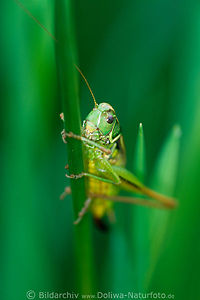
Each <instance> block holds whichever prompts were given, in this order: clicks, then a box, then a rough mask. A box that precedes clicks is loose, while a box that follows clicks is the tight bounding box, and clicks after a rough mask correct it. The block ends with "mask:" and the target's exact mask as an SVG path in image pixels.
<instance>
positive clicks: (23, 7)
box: [14, 0, 58, 42]
mask: <svg viewBox="0 0 200 300" xmlns="http://www.w3.org/2000/svg"><path fill="white" fill-rule="evenodd" d="M14 1H15V2H16V3H17V5H18V6H19V7H21V8H22V9H23V11H24V12H25V13H26V14H27V15H28V16H29V17H31V18H32V19H33V20H34V21H35V22H36V23H37V24H38V25H39V26H40V27H41V28H42V29H43V30H44V31H46V33H47V34H48V35H49V36H50V37H51V38H52V39H53V40H54V41H56V42H58V40H57V39H56V38H55V36H53V34H51V32H49V31H48V30H47V28H46V27H44V25H42V23H40V21H38V19H36V18H35V17H34V16H33V15H32V14H31V12H30V11H29V10H28V9H27V8H26V7H25V6H24V5H23V4H22V3H21V2H20V1H19V0H14Z"/></svg>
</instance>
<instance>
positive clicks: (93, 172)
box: [61, 66, 176, 224]
mask: <svg viewBox="0 0 200 300" xmlns="http://www.w3.org/2000/svg"><path fill="white" fill-rule="evenodd" d="M75 67H76V68H77V70H78V71H79V73H80V74H81V76H82V77H83V79H84V81H85V82H86V84H87V86H88V88H89V90H90V93H91V95H92V98H93V101H94V108H93V109H92V111H90V113H89V114H88V116H87V117H86V119H85V120H84V121H83V126H82V129H81V136H78V135H75V134H74V133H72V132H69V133H67V132H65V130H63V131H62V133H61V134H62V138H63V141H64V142H66V138H74V139H77V140H80V141H81V142H82V143H83V152H84V171H83V172H82V173H81V174H71V175H67V174H66V177H68V178H71V179H75V180H77V179H79V178H81V177H83V176H85V177H86V178H87V181H86V183H87V194H88V199H87V200H86V202H85V204H84V206H83V208H82V210H81V211H80V213H79V216H78V218H77V220H76V221H75V222H74V224H78V223H79V222H80V221H81V219H82V218H83V216H84V214H85V213H86V212H87V210H88V209H89V208H90V210H91V212H92V215H93V216H94V219H95V220H101V219H102V218H103V217H104V216H105V215H107V216H108V217H109V219H110V220H112V219H113V201H120V202H128V203H133V204H139V205H145V206H149V207H156V208H167V209H172V208H174V207H175V206H176V201H175V199H173V198H170V197H167V196H165V195H162V194H159V193H157V192H156V191H153V190H151V189H150V188H148V187H146V186H145V185H144V184H143V183H142V182H140V181H139V179H138V178H137V177H136V176H135V175H134V174H133V173H131V172H130V171H128V170H127V169H126V167H125V166H126V152H125V145H124V140H123V135H122V133H121V129H120V123H119V120H118V118H117V115H116V113H115V110H114V108H113V107H112V106H111V105H110V104H108V103H100V104H97V102H96V99H95V97H94V94H93V92H92V90H91V88H90V86H89V83H88V81H87V79H86V78H85V76H84V75H83V73H82V72H81V70H80V69H79V68H78V67H77V66H75ZM61 115H62V119H63V114H61ZM120 190H126V191H129V192H132V193H137V194H139V195H143V196H147V197H150V198H151V199H154V201H152V200H148V199H142V198H134V197H120V196H118V194H119V191H120ZM67 191H68V192H69V189H68V190H67ZM66 194H67V193H66ZM62 196H64V194H63V195H62Z"/></svg>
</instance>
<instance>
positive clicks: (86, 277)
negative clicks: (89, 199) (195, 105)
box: [55, 0, 94, 293]
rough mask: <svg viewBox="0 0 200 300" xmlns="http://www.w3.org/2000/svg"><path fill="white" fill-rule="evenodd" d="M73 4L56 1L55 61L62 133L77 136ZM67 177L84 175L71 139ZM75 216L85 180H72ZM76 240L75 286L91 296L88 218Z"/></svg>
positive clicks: (78, 145) (76, 146)
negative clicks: (63, 131)
mask: <svg viewBox="0 0 200 300" xmlns="http://www.w3.org/2000/svg"><path fill="white" fill-rule="evenodd" d="M71 6H72V1H70V0H67V1H63V0H61V1H57V0H56V1H55V35H56V38H57V40H58V42H57V43H56V61H57V67H58V77H59V86H60V94H61V98H62V102H63V111H64V116H65V129H66V131H67V132H69V131H72V132H74V133H76V134H78V135H80V124H81V119H80V109H79V98H78V73H77V71H76V69H75V67H74V63H76V61H77V52H76V43H75V34H74V26H73V16H72V7H71ZM67 151H68V162H69V172H70V174H79V173H81V172H82V171H83V155H82V145H81V142H80V141H76V140H73V139H70V140H69V141H68V144H67ZM71 189H72V198H73V205H74V216H75V218H77V216H78V212H79V211H80V210H81V208H82V207H83V204H84V201H85V200H86V194H85V187H84V179H80V180H77V181H76V180H71ZM75 240H76V245H75V247H76V249H75V255H76V266H77V269H76V272H75V274H76V286H77V288H78V289H79V292H81V293H91V292H92V289H93V286H94V283H93V260H92V241H91V226H90V218H89V216H88V215H87V216H85V217H84V219H83V220H82V222H81V223H80V224H79V225H78V226H76V227H75Z"/></svg>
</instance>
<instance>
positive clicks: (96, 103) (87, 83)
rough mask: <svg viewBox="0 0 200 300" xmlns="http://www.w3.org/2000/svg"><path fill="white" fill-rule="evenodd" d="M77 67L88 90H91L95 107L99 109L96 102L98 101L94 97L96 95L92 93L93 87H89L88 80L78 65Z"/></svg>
mask: <svg viewBox="0 0 200 300" xmlns="http://www.w3.org/2000/svg"><path fill="white" fill-rule="evenodd" d="M75 67H76V69H77V70H78V71H79V73H80V74H81V76H82V77H83V79H84V81H85V83H86V84H87V87H88V89H89V91H90V93H91V95H92V98H93V100H94V105H95V107H96V108H97V107H98V104H97V102H96V99H95V97H94V94H93V92H92V90H91V87H90V85H89V83H88V81H87V79H86V78H85V76H84V75H83V73H82V72H81V70H80V69H79V67H77V65H75Z"/></svg>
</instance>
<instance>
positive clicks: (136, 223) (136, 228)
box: [131, 123, 149, 290]
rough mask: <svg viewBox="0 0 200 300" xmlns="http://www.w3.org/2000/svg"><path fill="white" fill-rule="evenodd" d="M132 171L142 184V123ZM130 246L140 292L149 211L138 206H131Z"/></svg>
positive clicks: (145, 261) (144, 266)
mask: <svg viewBox="0 0 200 300" xmlns="http://www.w3.org/2000/svg"><path fill="white" fill-rule="evenodd" d="M133 171H134V173H135V175H136V176H137V177H138V178H139V179H140V180H141V181H142V182H144V178H145V174H146V149H145V141H144V131H143V125H142V123H140V124H139V129H138V135H137V140H136V148H135V156H134V164H133ZM131 210H132V220H131V223H132V228H133V229H132V236H131V240H132V245H133V253H135V258H134V269H135V278H136V280H137V283H136V285H137V287H138V289H140V290H141V288H142V279H143V276H144V272H145V268H146V265H147V261H148V256H147V252H148V251H147V249H148V231H147V228H148V213H149V209H148V208H145V207H140V206H132V207H131Z"/></svg>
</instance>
